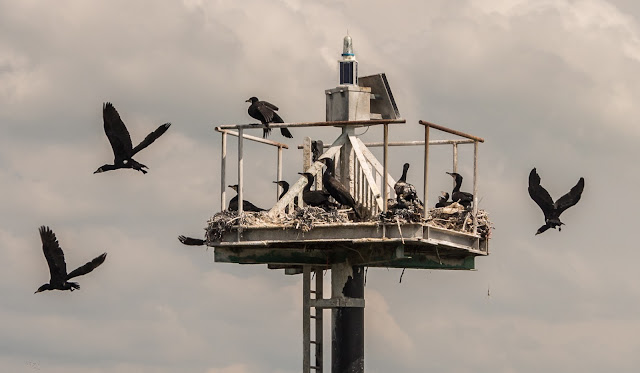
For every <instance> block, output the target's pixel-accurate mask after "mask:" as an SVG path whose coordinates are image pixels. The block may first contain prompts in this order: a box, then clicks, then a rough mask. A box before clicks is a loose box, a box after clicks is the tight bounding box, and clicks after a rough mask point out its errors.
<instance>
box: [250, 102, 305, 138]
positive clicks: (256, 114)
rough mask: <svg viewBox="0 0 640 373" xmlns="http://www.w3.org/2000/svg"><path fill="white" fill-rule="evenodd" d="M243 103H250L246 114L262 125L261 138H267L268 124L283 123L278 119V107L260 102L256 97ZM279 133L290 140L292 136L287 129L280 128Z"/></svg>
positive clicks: (268, 132) (269, 130)
mask: <svg viewBox="0 0 640 373" xmlns="http://www.w3.org/2000/svg"><path fill="white" fill-rule="evenodd" d="M245 102H251V105H249V109H248V110H247V112H248V113H249V115H250V116H251V118H254V119H257V120H259V121H260V123H262V124H264V125H265V126H266V127H265V128H264V129H263V130H262V137H263V138H267V136H269V134H270V133H271V128H269V123H284V120H282V118H280V116H279V115H278V113H276V111H278V107H277V106H276V105H274V104H272V103H270V102H267V101H260V100H258V98H257V97H255V96H254V97H251V98H250V99H248V100H246V101H245ZM280 133H281V134H282V136H284V137H287V138H290V139H292V138H293V135H292V134H291V132H289V129H288V128H286V127H282V128H280Z"/></svg>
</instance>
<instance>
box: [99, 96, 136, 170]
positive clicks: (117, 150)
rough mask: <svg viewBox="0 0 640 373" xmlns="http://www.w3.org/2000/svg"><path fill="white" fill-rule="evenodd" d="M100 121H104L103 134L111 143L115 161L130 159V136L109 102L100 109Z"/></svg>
mask: <svg viewBox="0 0 640 373" xmlns="http://www.w3.org/2000/svg"><path fill="white" fill-rule="evenodd" d="M102 119H103V120H104V132H105V133H106V134H107V138H108V139H109V142H110V143H111V148H112V149H113V155H114V157H115V159H116V160H121V159H127V158H129V157H131V148H132V147H133V145H132V144H131V136H130V135H129V131H127V127H126V126H125V125H124V122H123V121H122V119H120V115H119V114H118V111H117V110H116V108H114V107H113V105H112V104H111V103H110V102H107V103H105V104H104V106H103V107H102Z"/></svg>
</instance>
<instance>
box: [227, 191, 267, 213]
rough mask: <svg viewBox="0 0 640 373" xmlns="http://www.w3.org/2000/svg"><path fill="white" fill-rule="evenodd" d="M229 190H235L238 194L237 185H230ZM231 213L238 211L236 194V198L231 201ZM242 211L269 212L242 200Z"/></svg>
mask: <svg viewBox="0 0 640 373" xmlns="http://www.w3.org/2000/svg"><path fill="white" fill-rule="evenodd" d="M229 188H231V189H233V190H235V191H236V193H238V184H235V185H229ZM228 210H229V211H238V195H237V194H236V196H235V197H233V198H231V201H229V209H228ZM242 211H245V212H246V211H251V212H260V211H267V210H265V209H261V208H260V207H256V205H254V204H253V203H251V202H249V201H247V200H246V199H244V200H242Z"/></svg>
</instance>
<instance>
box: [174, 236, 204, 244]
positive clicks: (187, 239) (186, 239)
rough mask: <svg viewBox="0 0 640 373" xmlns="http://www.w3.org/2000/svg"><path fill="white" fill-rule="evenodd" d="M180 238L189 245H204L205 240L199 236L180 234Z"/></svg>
mask: <svg viewBox="0 0 640 373" xmlns="http://www.w3.org/2000/svg"><path fill="white" fill-rule="evenodd" d="M178 240H180V242H182V243H183V244H185V245H189V246H202V245H204V240H201V239H199V238H192V237H186V236H178Z"/></svg>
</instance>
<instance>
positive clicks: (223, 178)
mask: <svg viewBox="0 0 640 373" xmlns="http://www.w3.org/2000/svg"><path fill="white" fill-rule="evenodd" d="M226 183H227V134H226V133H225V132H222V155H221V157H220V211H224V209H225V206H226V203H227V201H226V198H227V186H226V185H225V184H226Z"/></svg>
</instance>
